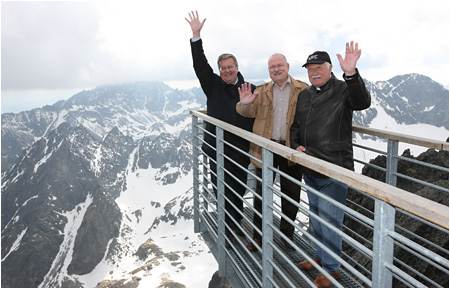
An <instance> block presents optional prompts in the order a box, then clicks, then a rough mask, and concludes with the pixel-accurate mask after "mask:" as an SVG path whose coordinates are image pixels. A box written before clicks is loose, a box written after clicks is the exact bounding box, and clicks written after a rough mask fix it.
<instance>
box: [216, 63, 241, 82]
mask: <svg viewBox="0 0 450 289" xmlns="http://www.w3.org/2000/svg"><path fill="white" fill-rule="evenodd" d="M219 69H220V78H222V80H223V81H225V82H226V83H228V84H235V83H236V79H237V75H238V72H239V67H238V66H237V65H236V64H235V63H234V60H233V58H231V57H230V58H226V59H223V60H221V61H220V62H219Z"/></svg>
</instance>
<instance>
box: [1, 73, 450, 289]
mask: <svg viewBox="0 0 450 289" xmlns="http://www.w3.org/2000/svg"><path fill="white" fill-rule="evenodd" d="M366 84H367V86H368V88H369V90H370V91H371V93H372V96H373V103H372V107H371V108H370V109H368V110H366V111H363V112H357V113H355V118H354V120H355V124H359V125H364V126H369V127H375V128H381V129H387V130H393V131H399V132H402V133H409V134H417V132H418V129H422V128H425V129H424V130H425V131H426V132H425V133H426V134H432V135H425V136H424V135H422V136H424V137H429V138H433V139H442V140H445V139H446V138H447V137H448V101H449V92H448V90H446V89H444V88H443V87H442V85H440V84H438V83H436V82H434V81H432V80H431V79H429V78H427V77H425V76H422V75H417V74H410V75H403V76H398V77H395V78H393V79H391V80H389V81H383V82H376V83H371V82H369V81H366ZM202 108H205V97H204V95H203V93H202V92H201V90H200V89H199V88H195V89H191V90H176V89H172V88H170V87H169V86H167V85H165V84H162V83H157V82H142V83H131V84H121V85H112V86H105V87H100V88H96V89H93V90H91V91H82V92H80V93H78V94H76V95H74V96H73V97H72V98H70V99H69V100H66V101H60V102H58V103H56V104H54V105H52V106H45V107H43V108H37V109H34V110H31V111H26V112H21V113H18V114H11V113H8V114H2V140H1V141H2V184H1V188H2V200H1V202H2V212H1V213H2V219H1V222H2V227H1V229H2V236H1V237H2V248H1V249H2V287H95V286H97V285H98V286H99V287H127V286H128V287H137V286H140V287H146V288H147V287H158V286H164V287H178V286H183V285H184V286H187V287H206V286H207V284H208V282H209V280H210V279H211V277H212V275H213V273H214V272H215V271H216V270H217V263H216V261H215V260H214V258H213V257H212V255H211V253H210V252H209V251H208V247H207V246H206V245H205V244H204V242H203V241H202V240H201V237H200V235H198V234H194V233H193V222H192V203H193V202H192V169H191V153H192V149H191V145H190V125H191V116H190V114H189V110H193V109H202ZM408 130H410V131H411V132H409V131H408ZM357 138H358V141H361V142H363V141H364V142H371V141H372V140H370V139H363V138H361V137H359V136H357ZM194 277H195V278H194ZM100 282H101V283H100ZM99 283H100V284H99Z"/></svg>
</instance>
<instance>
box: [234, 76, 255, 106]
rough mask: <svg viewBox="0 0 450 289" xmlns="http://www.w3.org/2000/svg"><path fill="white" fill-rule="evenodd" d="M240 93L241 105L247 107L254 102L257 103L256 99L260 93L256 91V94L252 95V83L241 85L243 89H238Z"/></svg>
mask: <svg viewBox="0 0 450 289" xmlns="http://www.w3.org/2000/svg"><path fill="white" fill-rule="evenodd" d="M238 91H239V99H240V100H241V105H243V106H246V105H249V104H251V103H253V101H255V98H256V97H257V96H258V92H257V91H255V93H252V85H251V84H250V83H247V82H246V83H244V84H242V85H241V87H238Z"/></svg>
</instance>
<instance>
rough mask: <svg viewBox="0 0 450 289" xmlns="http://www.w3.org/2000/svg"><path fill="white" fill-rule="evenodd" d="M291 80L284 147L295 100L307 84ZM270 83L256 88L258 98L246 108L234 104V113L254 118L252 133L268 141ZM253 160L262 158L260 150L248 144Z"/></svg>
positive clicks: (269, 128)
mask: <svg viewBox="0 0 450 289" xmlns="http://www.w3.org/2000/svg"><path fill="white" fill-rule="evenodd" d="M289 77H290V78H291V93H290V94H289V108H288V112H287V116H286V121H287V125H286V146H287V147H290V144H289V137H290V128H291V125H292V122H293V121H294V115H295V110H296V108H297V98H298V94H299V93H300V91H302V90H303V89H305V88H306V87H308V84H306V83H304V82H303V81H300V80H296V79H294V78H292V77H291V76H289ZM272 85H273V84H272V81H269V82H267V83H264V84H262V85H259V86H258V87H256V90H255V91H258V96H257V97H256V99H255V101H254V102H253V103H252V104H250V105H249V106H247V107H245V108H244V107H242V106H241V103H240V102H238V103H237V104H236V111H237V112H238V113H239V114H240V115H242V116H245V117H249V118H255V122H254V124H253V133H255V134H257V135H260V136H263V137H265V138H268V139H270V136H271V135H272V128H273V93H272ZM249 153H250V154H251V155H252V156H254V157H255V158H258V159H261V158H262V149H261V147H260V146H257V145H255V144H254V143H250V152H249ZM252 164H253V165H254V166H255V167H257V168H261V164H260V163H258V162H256V161H255V160H253V159H252Z"/></svg>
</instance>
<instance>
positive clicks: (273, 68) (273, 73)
mask: <svg viewBox="0 0 450 289" xmlns="http://www.w3.org/2000/svg"><path fill="white" fill-rule="evenodd" d="M269 74H270V78H271V79H272V80H273V81H274V82H275V83H276V84H278V85H284V84H285V83H286V81H287V79H288V77H289V63H287V62H286V60H285V59H284V57H283V56H281V55H273V56H272V57H271V58H270V59H269Z"/></svg>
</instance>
